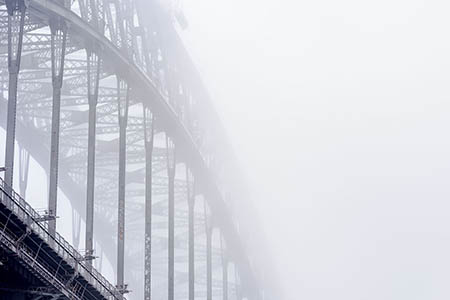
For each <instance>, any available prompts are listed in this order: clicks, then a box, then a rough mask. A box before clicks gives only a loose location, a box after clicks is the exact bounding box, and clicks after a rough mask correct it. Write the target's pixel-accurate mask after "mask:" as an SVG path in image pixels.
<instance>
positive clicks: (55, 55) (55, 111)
mask: <svg viewBox="0 0 450 300" xmlns="http://www.w3.org/2000/svg"><path fill="white" fill-rule="evenodd" d="M50 31H51V61H52V62H51V64H52V85H53V108H52V131H51V146H50V174H49V176H50V185H49V195H48V213H49V216H50V217H52V218H51V220H49V222H48V227H49V233H50V234H51V235H54V234H55V232H56V214H57V213H56V212H57V198H58V158H59V131H60V114H61V88H62V84H63V76H64V59H65V54H66V38H67V29H66V25H65V23H64V22H63V21H60V20H57V19H51V20H50Z"/></svg>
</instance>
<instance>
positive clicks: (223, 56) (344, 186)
mask: <svg viewBox="0 0 450 300" xmlns="http://www.w3.org/2000/svg"><path fill="white" fill-rule="evenodd" d="M183 3H184V11H185V13H186V15H187V16H188V19H189V23H190V27H189V29H188V30H187V31H186V32H185V33H184V35H185V37H186V40H187V41H188V43H189V45H190V48H191V52H192V55H193V57H194V58H195V61H196V62H197V65H198V66H199V69H200V71H201V73H202V75H203V77H204V80H205V82H206V83H207V85H208V87H209V90H210V92H211V94H212V95H213V98H214V101H215V105H216V108H217V110H218V111H219V113H220V115H221V118H222V121H223V123H224V125H225V127H226V129H227V131H228V133H229V136H230V138H231V143H232V144H233V146H234V148H235V150H236V153H237V155H238V156H239V159H240V160H241V164H242V165H243V167H244V168H245V170H246V172H247V174H248V177H249V178H250V185H251V190H252V194H253V201H254V202H255V204H256V206H257V208H258V210H259V213H260V215H261V218H262V220H263V221H264V224H263V226H264V230H265V231H266V233H267V236H268V239H269V241H270V247H271V248H272V250H273V251H274V253H275V254H276V255H274V258H273V259H274V262H275V264H276V266H277V268H278V269H279V272H280V276H281V278H280V281H281V282H282V283H283V285H284V288H285V290H286V294H287V295H288V296H289V297H288V299H289V300H298V299H308V300H309V299H311V300H330V299H333V300H338V299H345V300H362V299H364V300H380V299H383V300H399V299H405V300H415V299H417V300H419V299H420V300H423V299H427V300H438V299H439V300H440V299H442V300H443V299H448V298H449V297H450V284H449V283H450V218H449V217H450V203H449V199H450V184H449V183H450V139H449V136H450V130H449V128H450V18H449V17H448V14H449V11H450V4H449V2H448V1H435V0H427V1H425V0H422V1H419V0H408V1H406V0H405V1H403V0H379V1H361V0H353V1H352V0H341V1H335V0H316V1H292V0H274V1H267V0H228V1H219V0H184V2H183Z"/></svg>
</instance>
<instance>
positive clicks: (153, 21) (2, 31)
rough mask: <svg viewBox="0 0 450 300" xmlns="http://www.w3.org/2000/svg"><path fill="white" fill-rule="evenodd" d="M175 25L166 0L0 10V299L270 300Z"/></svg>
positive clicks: (5, 0) (267, 273)
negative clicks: (37, 189)
mask: <svg viewBox="0 0 450 300" xmlns="http://www.w3.org/2000/svg"><path fill="white" fill-rule="evenodd" d="M184 26H186V20H185V18H184V17H183V14H182V13H181V12H180V11H179V10H177V9H176V6H174V5H172V4H171V3H169V2H168V1H163V0H161V1H160V0H0V89H1V90H0V126H1V127H2V128H3V129H4V130H5V132H6V136H5V141H1V142H0V143H4V145H5V164H4V166H2V168H0V174H2V173H3V178H4V179H3V180H0V200H1V201H0V298H1V297H4V298H5V299H145V300H149V299H169V300H174V299H189V300H193V299H207V300H212V299H223V300H227V299H239V300H241V299H252V300H253V299H255V300H259V299H280V296H279V294H278V289H277V284H276V278H275V277H276V276H275V275H274V272H273V270H272V268H271V266H270V263H269V261H270V255H269V253H268V251H266V249H265V244H264V237H263V235H262V234H261V229H260V226H259V225H258V224H259V223H258V220H257V217H256V216H255V214H254V209H253V207H252V204H251V202H250V201H249V194H248V192H247V190H246V187H245V176H243V175H242V172H241V170H240V168H239V165H238V164H237V162H236V158H235V156H234V154H233V150H232V149H231V147H230V146H229V143H228V141H227V137H226V134H225V131H224V129H223V127H222V125H221V123H220V121H219V117H218V114H217V112H216V111H215V110H214V107H213V104H212V101H211V99H210V97H209V95H208V92H207V90H206V88H205V86H204V84H203V82H202V80H201V78H200V75H199V74H198V72H197V71H196V68H195V66H194V64H193V62H192V60H191V59H190V56H189V54H188V52H187V50H186V49H185V47H184V45H183V42H182V39H181V38H180V31H181V30H182V29H183V27H184ZM31 162H33V163H36V164H37V165H38V166H39V168H40V169H41V170H43V172H45V174H46V176H45V179H44V181H45V183H46V185H47V186H48V189H47V188H44V190H45V191H46V207H45V208H40V209H39V208H38V207H34V205H35V203H36V199H35V198H36V197H37V195H34V194H33V193H28V194H27V189H29V182H32V181H36V182H41V181H42V178H39V177H40V176H39V175H38V173H37V171H36V170H35V168H30V164H31ZM67 228H69V230H70V232H71V236H67V235H66V236H64V237H63V234H62V233H61V230H62V229H64V230H65V231H67Z"/></svg>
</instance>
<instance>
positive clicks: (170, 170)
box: [166, 133, 176, 300]
mask: <svg viewBox="0 0 450 300" xmlns="http://www.w3.org/2000/svg"><path fill="white" fill-rule="evenodd" d="M166 150H167V176H168V179H169V232H168V234H169V249H168V252H169V293H168V295H169V297H168V298H169V300H174V296H175V166H176V161H175V160H176V158H175V144H174V142H173V141H172V140H171V139H170V138H169V137H168V136H167V133H166Z"/></svg>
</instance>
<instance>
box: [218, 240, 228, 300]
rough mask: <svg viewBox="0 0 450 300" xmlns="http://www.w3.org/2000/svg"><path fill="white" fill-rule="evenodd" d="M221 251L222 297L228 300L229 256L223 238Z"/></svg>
mask: <svg viewBox="0 0 450 300" xmlns="http://www.w3.org/2000/svg"><path fill="white" fill-rule="evenodd" d="M220 250H221V252H222V296H223V300H228V256H227V252H226V249H225V247H224V246H223V237H221V240H220Z"/></svg>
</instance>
